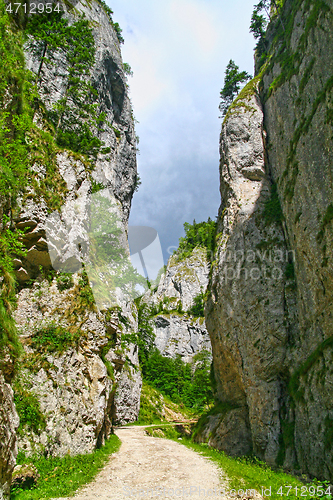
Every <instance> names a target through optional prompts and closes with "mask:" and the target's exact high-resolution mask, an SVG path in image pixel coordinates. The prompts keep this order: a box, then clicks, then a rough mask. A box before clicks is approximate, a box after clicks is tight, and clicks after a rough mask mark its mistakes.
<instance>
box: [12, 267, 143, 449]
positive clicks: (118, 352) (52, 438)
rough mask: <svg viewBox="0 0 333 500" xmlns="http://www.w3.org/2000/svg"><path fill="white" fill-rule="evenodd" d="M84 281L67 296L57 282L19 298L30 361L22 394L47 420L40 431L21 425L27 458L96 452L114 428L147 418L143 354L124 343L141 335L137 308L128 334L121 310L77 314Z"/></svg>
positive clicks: (20, 379) (18, 383)
mask: <svg viewBox="0 0 333 500" xmlns="http://www.w3.org/2000/svg"><path fill="white" fill-rule="evenodd" d="M79 281H80V279H79V277H78V276H77V275H74V276H73V287H72V288H70V289H69V290H63V291H59V289H58V286H57V285H58V284H57V282H56V279H54V280H53V281H52V282H51V284H49V283H48V282H47V281H46V280H44V281H42V282H41V283H38V282H36V283H35V284H34V286H33V287H32V288H31V289H24V290H22V291H21V292H20V294H19V296H18V308H17V311H16V314H15V319H16V323H17V326H18V329H19V331H20V339H21V341H22V343H23V345H24V348H25V352H26V355H25V356H24V357H23V360H22V362H21V365H22V367H21V371H20V374H19V377H18V378H17V380H16V382H15V387H16V392H17V394H18V396H20V395H21V394H22V393H23V394H24V393H25V394H26V393H27V392H28V394H32V395H33V396H35V397H37V400H38V402H39V409H40V412H41V414H42V415H43V416H44V425H42V426H40V428H39V429H36V428H35V429H33V428H31V426H29V422H28V423H25V422H23V423H22V425H21V427H20V430H19V431H20V432H19V437H18V445H19V449H20V450H22V451H24V452H25V453H26V454H27V455H30V454H34V453H43V454H45V455H48V456H64V455H65V454H66V453H70V454H72V455H75V454H79V453H89V452H92V451H93V450H94V449H95V448H96V446H100V445H102V444H103V443H104V441H105V439H106V438H107V437H108V436H109V435H110V432H111V428H112V425H113V424H115V423H120V424H123V423H127V422H132V421H134V420H136V418H137V415H138V412H139V405H140V390H141V375H140V371H139V369H138V357H137V352H136V348H135V346H133V345H131V344H130V345H128V346H127V348H124V347H123V346H122V345H121V337H122V334H123V333H126V332H131V331H135V330H136V329H137V325H136V323H135V320H134V319H133V316H132V315H131V310H127V311H126V310H124V309H123V310H122V314H124V315H125V314H127V316H126V317H127V318H129V319H128V322H127V324H126V329H125V327H124V325H123V324H122V323H121V322H120V320H119V317H120V315H119V310H118V309H115V310H114V311H111V310H108V311H107V312H100V311H98V310H97V309H96V306H95V304H92V305H91V306H90V307H89V306H88V307H87V306H86V305H85V304H83V307H82V309H81V310H80V309H78V308H76V309H75V303H76V301H77V298H78V296H79V297H80V292H79V288H78V282H79ZM73 306H74V309H73ZM69 311H72V314H73V315H75V316H76V321H75V322H73V321H70V319H69V318H70V317H69V316H68V312H69ZM124 317H125V316H124ZM130 320H131V322H130ZM78 324H80V328H79V329H77V325H78ZM54 325H57V327H58V329H57V328H56V327H55V326H54ZM59 325H61V327H62V330H60V331H59ZM66 332H72V336H69V334H68V333H67V334H66ZM50 337H53V339H54V340H52V339H51V338H50ZM66 338H67V341H66ZM39 339H40V340H39ZM62 342H63V347H61V343H62Z"/></svg>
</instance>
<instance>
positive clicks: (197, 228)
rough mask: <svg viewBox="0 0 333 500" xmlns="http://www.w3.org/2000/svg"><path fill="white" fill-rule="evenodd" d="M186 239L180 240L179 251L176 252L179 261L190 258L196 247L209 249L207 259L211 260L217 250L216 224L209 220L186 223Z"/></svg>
mask: <svg viewBox="0 0 333 500" xmlns="http://www.w3.org/2000/svg"><path fill="white" fill-rule="evenodd" d="M184 230H185V237H184V238H179V246H178V249H177V250H176V251H175V252H174V255H175V256H176V258H177V261H180V260H184V259H186V258H187V257H189V256H190V255H191V253H192V251H193V250H194V248H195V247H197V246H199V247H204V248H206V249H207V258H208V259H209V260H210V259H211V257H212V254H213V252H214V248H215V233H216V222H214V221H212V220H211V219H210V218H208V221H207V222H199V223H197V222H195V220H194V221H193V224H189V223H188V222H185V223H184Z"/></svg>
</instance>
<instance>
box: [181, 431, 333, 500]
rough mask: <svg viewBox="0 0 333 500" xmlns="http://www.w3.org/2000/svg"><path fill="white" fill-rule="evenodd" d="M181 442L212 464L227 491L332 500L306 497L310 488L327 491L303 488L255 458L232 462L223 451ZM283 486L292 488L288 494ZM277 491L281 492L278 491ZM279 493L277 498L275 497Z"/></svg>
mask: <svg viewBox="0 0 333 500" xmlns="http://www.w3.org/2000/svg"><path fill="white" fill-rule="evenodd" d="M181 442H182V443H183V444H185V445H186V446H187V447H188V448H190V449H192V450H194V451H197V452H199V453H200V454H202V455H203V456H205V457H208V458H210V459H211V460H213V461H214V462H216V463H217V465H218V466H219V467H220V468H221V471H223V474H225V475H226V476H227V477H228V489H229V490H230V489H234V490H237V491H238V490H243V491H244V490H248V491H249V490H251V489H254V490H257V491H258V492H259V493H260V494H261V493H262V489H264V490H269V488H270V487H271V495H270V494H269V495H268V496H267V498H269V499H271V500H281V498H288V499H290V500H299V498H300V495H301V493H302V495H303V496H302V498H306V499H307V500H310V499H317V498H322V499H323V500H326V499H327V500H329V499H330V498H332V497H331V496H328V495H324V496H320V495H317V494H316V493H314V494H311V493H309V488H310V486H312V489H311V490H310V491H316V489H317V487H322V489H323V491H325V490H326V489H327V488H328V484H327V483H326V482H324V483H321V482H319V481H316V480H315V481H314V482H313V483H312V484H307V485H306V488H305V487H304V483H303V482H302V481H301V480H300V479H297V478H296V477H295V476H292V475H290V474H286V473H285V472H283V471H281V470H277V471H275V470H274V471H273V470H272V469H271V468H270V467H269V466H268V465H267V464H266V463H265V462H262V461H261V460H258V459H257V458H255V457H242V458H239V457H237V458H232V457H228V456H227V455H226V454H225V453H224V452H223V451H218V450H216V449H212V448H208V447H207V445H204V444H196V443H193V442H190V441H187V440H185V439H183V440H182V441H181ZM286 485H290V486H291V487H292V488H291V489H290V491H289V492H288V489H287V488H286ZM281 487H282V490H281V489H280V488H281ZM302 487H304V489H303V490H302V489H301V488H302ZM295 488H297V489H295ZM279 491H280V494H279V493H278V492H279ZM287 492H288V493H287ZM281 493H282V495H281Z"/></svg>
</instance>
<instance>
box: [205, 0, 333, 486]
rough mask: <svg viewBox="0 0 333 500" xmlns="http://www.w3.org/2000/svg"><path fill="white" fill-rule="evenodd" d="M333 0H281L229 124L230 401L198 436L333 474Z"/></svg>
mask: <svg viewBox="0 0 333 500" xmlns="http://www.w3.org/2000/svg"><path fill="white" fill-rule="evenodd" d="M332 7H333V4H332V2H331V1H322V2H311V1H302V0H298V1H296V2H292V1H286V2H284V5H283V7H281V9H280V13H279V14H280V17H279V16H277V15H275V16H273V19H272V21H271V25H270V26H269V28H268V30H267V34H266V43H267V47H268V57H267V60H266V63H265V65H264V66H263V67H262V68H261V69H259V70H260V72H259V74H258V76H257V77H256V78H255V79H254V80H253V81H252V82H250V83H249V84H248V85H247V86H246V87H245V88H244V89H243V91H242V92H241V94H240V96H239V98H238V99H237V100H236V101H235V102H234V103H233V105H232V106H231V108H230V109H229V112H228V114H227V116H226V119H225V121H224V123H223V126H222V132H221V140H220V150H221V163H220V182H221V208H220V212H219V221H218V239H217V242H218V247H217V252H216V260H215V263H213V266H212V274H211V279H210V284H209V290H210V298H209V299H208V302H207V306H206V311H205V312H206V323H207V328H208V331H209V333H210V336H211V340H212V349H213V360H214V375H215V380H216V397H217V399H218V401H219V405H218V407H219V408H220V412H219V414H218V415H215V416H214V417H213V416H212V417H210V419H209V421H207V423H206V428H205V430H204V432H203V433H202V434H201V438H200V439H206V440H207V439H209V442H210V443H211V444H213V445H214V446H218V447H219V448H222V449H224V450H226V451H227V452H229V453H247V452H250V451H251V450H253V451H254V452H255V454H256V455H257V456H259V457H260V458H262V459H265V460H266V461H268V462H269V463H271V464H278V465H283V466H285V467H287V468H289V469H294V470H299V471H302V472H303V473H308V474H309V475H310V476H312V477H314V476H315V477H319V478H322V479H328V480H331V481H332V479H333V462H332V449H331V447H332V425H333V424H332V422H333V405H332V383H333V379H332V376H333V372H332V370H331V363H332V345H333V341H332V327H331V322H332V252H331V246H332V219H333V209H332V200H333V196H332V195H333V193H332V188H333V186H332V165H333V157H332V88H333V80H332V71H331V68H332V61H333V53H332V47H333V44H332V42H333V40H332V31H331V26H332V21H333V13H332ZM239 443H242V446H239ZM236 445H237V446H236Z"/></svg>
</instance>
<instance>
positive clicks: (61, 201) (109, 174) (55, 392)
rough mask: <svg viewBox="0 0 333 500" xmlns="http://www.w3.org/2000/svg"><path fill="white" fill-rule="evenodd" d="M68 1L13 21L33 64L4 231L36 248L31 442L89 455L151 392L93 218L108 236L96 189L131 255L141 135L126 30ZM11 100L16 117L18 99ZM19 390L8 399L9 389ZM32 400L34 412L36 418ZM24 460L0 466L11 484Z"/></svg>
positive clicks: (129, 312) (27, 318) (22, 402)
mask: <svg viewBox="0 0 333 500" xmlns="http://www.w3.org/2000/svg"><path fill="white" fill-rule="evenodd" d="M61 8H62V12H61V13H52V15H50V16H46V15H45V16H38V15H37V14H36V16H37V17H35V18H34V17H33V16H32V17H30V18H29V19H27V18H25V19H23V20H22V19H16V18H15V19H14V26H15V28H14V31H15V32H18V35H17V40H15V42H16V43H17V46H18V48H17V53H19V51H20V50H21V49H20V47H19V44H20V43H21V41H22V38H21V32H23V31H24V34H25V44H24V54H23V53H22V55H21V54H20V53H19V56H20V59H19V63H18V65H19V64H20V65H22V68H23V67H24V61H25V66H26V68H27V69H28V70H29V71H30V72H28V73H26V72H25V70H24V69H22V81H24V78H27V82H26V83H24V85H23V90H22V91H21V93H22V95H23V99H24V104H23V105H22V106H21V108H20V110H22V109H23V110H25V109H28V112H27V116H26V122H25V124H26V123H28V126H26V125H25V126H26V129H24V132H25V137H24V140H23V143H24V144H25V145H26V146H24V147H26V148H27V149H28V151H27V154H26V155H24V156H22V158H23V160H24V162H25V163H24V165H25V164H26V170H25V176H22V179H20V182H21V184H19V183H18V184H19V185H18V187H17V186H15V188H17V189H16V192H15V198H14V196H13V195H12V194H11V193H10V189H12V186H9V188H10V189H9V188H8V189H7V190H6V191H5V190H4V191H3V192H1V198H0V202H1V211H0V215H1V218H2V220H1V227H0V229H1V231H3V230H4V229H6V228H7V227H10V231H12V233H13V234H15V232H16V234H20V233H17V231H22V232H23V233H22V235H21V236H20V238H21V242H23V245H24V248H25V249H26V250H25V251H20V252H18V253H17V255H16V256H15V259H14V262H13V270H14V271H15V275H16V279H17V281H18V283H19V288H18V290H19V291H18V294H17V297H16V301H17V304H16V306H17V307H16V310H15V313H14V316H15V320H16V324H17V328H18V331H19V334H20V340H21V342H22V344H23V347H24V354H23V356H22V360H21V363H20V366H19V369H18V370H17V372H16V376H15V380H14V382H13V387H14V391H15V401H16V405H17V408H18V410H19V413H20V410H21V415H22V419H21V425H20V428H19V448H20V450H22V451H24V452H26V453H27V454H30V453H34V452H43V453H45V454H46V455H60V456H62V455H64V454H66V453H68V452H69V453H71V454H76V453H86V452H91V451H92V450H93V449H94V448H96V446H100V445H101V444H103V442H104V440H105V439H106V438H107V437H108V435H109V434H110V432H111V428H112V424H113V423H114V422H119V423H125V422H128V421H133V420H135V419H136V417H137V415H138V412H139V400H140V389H141V375H140V371H139V369H138V357H137V350H136V347H135V346H134V345H133V344H128V343H127V344H126V342H124V341H122V335H123V334H124V333H129V332H133V331H136V330H137V322H136V319H135V313H134V309H135V308H134V305H133V303H132V302H131V300H130V299H129V298H128V297H126V296H125V295H124V294H122V293H121V290H120V289H119V287H118V288H117V287H115V286H114V285H112V286H111V285H110V286H109V285H108V282H107V280H104V282H103V273H104V275H105V263H104V268H100V267H99V268H98V271H96V272H95V275H98V279H97V278H96V279H97V281H98V280H99V281H100V282H103V285H104V288H103V290H104V289H105V290H106V291H107V295H108V296H109V299H105V300H104V301H103V300H102V299H100V297H98V293H96V289H95V288H94V289H93V290H92V287H91V283H89V278H88V276H89V273H90V278H91V276H92V275H94V274H93V272H92V271H91V268H93V264H94V262H93V258H94V257H95V254H96V248H95V247H94V248H93V243H94V240H93V239H92V227H93V224H95V226H96V224H97V223H98V224H99V226H98V227H97V231H98V230H99V231H100V232H101V231H102V229H101V228H102V226H101V224H102V223H103V222H104V220H102V219H101V217H100V218H99V219H97V222H96V221H94V220H93V219H92V218H91V217H92V215H91V214H92V212H93V210H94V208H95V206H97V205H96V203H95V205H94V204H93V201H92V199H93V198H94V196H95V200H96V195H97V194H98V193H101V196H100V198H99V199H98V203H99V204H100V205H102V204H103V203H104V201H105V200H106V201H105V203H106V205H107V208H106V209H105V214H106V215H107V217H110V220H113V221H114V228H113V229H114V232H115V233H116V234H118V233H120V234H121V236H120V246H121V248H122V249H123V251H124V253H125V254H126V253H129V252H128V244H127V240H126V232H127V221H128V216H129V210H130V205H131V199H132V195H133V192H134V189H135V185H136V179H137V169H136V137H135V131H134V122H133V115H132V109H131V104H130V100H129V97H128V92H127V88H128V86H127V81H126V75H125V72H124V65H123V62H122V59H121V53H120V45H119V40H118V38H119V37H118V36H117V32H116V30H115V29H114V25H113V22H112V18H111V10H110V9H108V7H106V6H104V5H102V4H101V3H99V2H97V1H93V2H89V3H85V2H82V3H80V2H76V4H75V7H72V5H71V3H69V2H65V3H64V4H61ZM1 15H2V14H1ZM7 22H8V26H10V25H11V22H12V21H10V20H8V19H7ZM15 23H16V24H15ZM52 23H53V24H52ZM41 28H43V29H41ZM7 31H8V30H7ZM22 61H23V62H22ZM89 61H90V62H89ZM23 72H24V76H23ZM27 75H28V76H27ZM26 89H28V90H26ZM24 92H25V93H24ZM16 97H17V96H16ZM6 99H7V100H6ZM13 101H14V100H13ZM8 103H9V104H8ZM6 106H7V107H8V109H9V115H10V113H11V112H12V107H13V104H12V101H11V100H10V99H8V95H7V96H5V108H4V109H5V110H6ZM27 106H30V108H29V107H28V108H27ZM13 113H14V111H13ZM16 113H17V114H18V116H20V113H21V111H16ZM29 120H30V121H29ZM14 138H15V136H14ZM11 140H14V139H13V138H12V137H11ZM19 152H20V150H19ZM24 153H25V151H24ZM22 164H23V163H22ZM22 169H23V167H22ZM20 174H21V171H20ZM23 177H25V179H26V180H25V181H24V179H23ZM3 185H4V184H1V186H3ZM7 214H9V215H8V218H7ZM105 214H104V215H105ZM89 217H90V219H89ZM7 220H9V221H10V223H8V222H7ZM6 224H7V226H6ZM95 231H96V230H95ZM2 234H4V233H3V232H2V233H1V235H2ZM97 234H99V233H97ZM121 255H122V254H121ZM1 264H2V262H1ZM89 269H90V271H91V272H90V271H89ZM1 271H3V269H1ZM10 272H11V269H9V271H8V273H7V274H8V275H9V274H10ZM101 273H102V274H101ZM5 275H6V274H5ZM101 276H102V277H101ZM95 281H96V280H95ZM1 282H2V283H4V282H3V281H2V278H1V281H0V283H1ZM3 291H4V288H2V292H3ZM1 297H2V296H1ZM113 298H114V299H116V298H117V300H113ZM9 309H10V308H8V310H9ZM0 326H1V327H2V325H0ZM0 333H1V334H2V333H3V332H2V330H1V329H0ZM1 338H2V337H1ZM7 392H8V391H7ZM7 396H8V398H7V399H8V401H9V400H10V397H9V396H10V392H8V394H7ZM27 405H28V406H29V405H32V413H33V414H34V419H33V421H29V419H28V418H25V416H24V415H26V414H28V413H29V412H25V411H24V409H25V407H26V406H27ZM9 406H10V405H9V402H8V403H7V402H6V405H5V406H4V408H7V407H8V414H7V415H5V414H4V413H2V414H1V418H2V419H4V421H5V420H6V419H7V420H8V419H9V420H10V419H11V420H12V422H13V425H12V426H8V432H12V435H11V436H9V435H8V439H7V438H6V439H7V441H8V442H9V441H10V439H11V441H10V444H9V445H8V446H9V448H8V450H9V451H8V453H9V452H12V450H14V452H13V453H12V454H13V456H14V455H15V432H14V431H15V429H14V428H15V426H16V427H17V423H15V422H16V420H15V418H16V417H15V418H14V417H12V416H11V414H10V411H12V413H13V415H14V414H15V410H14V409H12V410H10V408H9ZM15 415H16V414H15ZM1 425H2V424H1ZM2 446H3V444H2V443H1V447H2ZM4 446H6V447H7V443H6V442H5V443H4ZM1 450H2V448H1ZM1 453H2V451H1ZM6 453H7V452H6ZM1 456H2V455H1ZM8 456H9V455H8ZM4 457H5V455H4ZM12 461H13V457H12V458H11V459H10V460H9V459H8V471H7V472H6V471H5V470H4V471H3V472H2V477H4V478H5V480H4V481H3V482H4V483H5V485H7V486H8V484H7V483H8V477H9V475H10V470H11V466H12ZM7 476H8V477H7ZM0 482H1V481H0ZM7 486H5V488H7ZM7 489H8V488H7Z"/></svg>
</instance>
